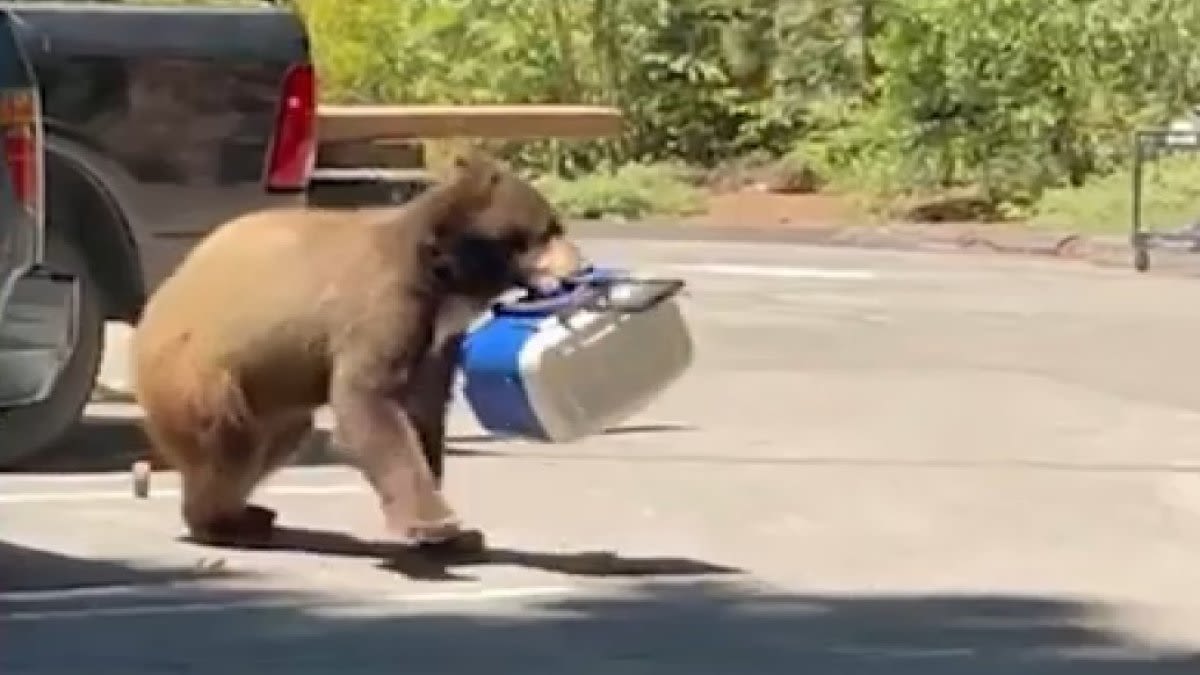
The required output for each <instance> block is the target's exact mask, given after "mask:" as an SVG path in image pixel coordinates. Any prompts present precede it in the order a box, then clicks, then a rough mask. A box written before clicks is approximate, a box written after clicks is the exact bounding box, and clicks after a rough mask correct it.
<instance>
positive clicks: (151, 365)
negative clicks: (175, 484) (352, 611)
mask: <svg viewBox="0 0 1200 675" xmlns="http://www.w3.org/2000/svg"><path fill="white" fill-rule="evenodd" d="M579 266H580V257H579V251H578V249H577V248H576V247H575V246H574V245H573V244H572V243H571V242H570V241H569V240H568V239H567V238H566V234H565V232H564V228H563V225H562V223H561V221H560V220H559V218H558V216H557V214H556V212H555V210H554V209H553V208H552V207H551V205H550V204H549V203H548V202H547V201H546V199H545V198H544V197H543V196H542V195H541V194H540V193H539V192H538V191H537V190H536V189H535V188H534V187H533V186H532V185H530V184H529V183H527V182H526V181H524V180H522V179H521V178H519V177H518V176H517V175H516V174H515V173H513V172H511V171H510V170H508V169H505V168H503V167H502V166H500V165H499V164H498V163H497V162H494V161H492V160H490V159H488V158H485V157H483V156H481V155H478V154H469V155H466V156H464V157H461V158H459V159H458V160H457V161H456V162H455V166H454V169H453V171H452V173H451V175H450V176H449V177H448V178H446V179H445V180H443V181H440V182H438V183H436V184H434V185H432V186H430V187H429V188H428V189H427V190H426V191H425V192H423V193H422V194H420V195H419V196H417V197H416V198H415V199H414V200H412V201H410V202H408V203H406V204H404V205H401V206H398V207H388V208H370V209H363V210H358V211H345V210H320V209H305V208H295V209H281V210H269V211H263V212H257V213H253V214H250V215H246V216H242V217H239V218H236V219H234V220H232V221H231V222H228V223H226V224H224V225H222V226H221V227H219V228H218V229H216V230H215V231H214V232H213V233H211V234H210V235H209V236H208V237H207V238H206V239H204V240H203V241H201V242H200V243H199V244H197V245H196V247H195V248H193V249H192V251H191V252H190V253H189V254H188V256H187V257H186V258H185V259H184V261H183V262H182V263H181V264H180V265H179V267H178V268H177V269H176V270H175V271H174V273H173V274H172V275H171V276H170V277H169V278H167V279H166V280H165V281H164V282H163V284H162V285H161V286H160V287H159V288H158V289H157V290H156V291H155V293H154V294H153V296H152V297H151V298H150V300H149V302H148V304H147V306H146V308H145V311H144V313H143V314H142V316H141V319H140V321H139V323H138V325H137V326H136V330H135V334H134V338H133V356H134V357H133V368H134V374H133V375H134V377H133V379H134V383H135V392H136V398H137V402H138V403H139V404H140V405H141V407H142V409H143V411H144V414H145V421H144V426H145V429H146V432H147V435H148V437H149V438H150V440H151V444H152V446H153V448H154V450H155V452H156V454H158V455H159V456H160V457H161V458H162V459H164V460H165V461H166V462H167V463H168V464H169V465H171V466H173V467H174V468H176V469H177V470H178V471H179V473H180V475H181V479H182V484H183V485H182V487H183V504H182V512H183V518H184V521H185V522H186V524H187V526H188V528H189V530H190V533H191V535H192V537H193V538H194V539H196V540H199V541H205V542H213V543H217V542H246V541H247V540H250V541H254V540H261V539H264V538H267V537H269V536H270V533H271V531H272V528H273V525H274V520H275V513H274V511H272V510H270V509H267V508H265V507H261V506H256V505H253V504H249V503H248V499H249V497H250V494H251V492H252V490H253V489H254V488H255V486H256V485H258V484H259V483H260V482H261V481H262V480H263V479H264V478H265V477H266V476H267V475H268V474H270V473H271V472H272V471H273V470H275V469H277V468H279V467H280V466H282V465H284V464H285V463H287V461H288V460H289V458H290V457H291V456H292V455H293V453H294V452H295V450H296V448H297V446H298V444H300V442H301V441H303V440H304V439H305V438H306V437H307V436H308V435H309V434H310V433H311V431H312V427H313V421H312V418H313V413H314V411H315V409H316V408H318V407H320V406H323V405H326V404H328V405H329V406H330V407H331V409H332V411H333V413H334V417H335V420H336V427H337V431H336V437H337V441H338V442H337V443H336V445H337V446H339V449H340V450H341V451H342V452H344V453H345V455H346V457H347V458H348V461H349V462H350V463H351V464H353V465H354V466H356V467H357V468H358V469H359V470H361V471H362V473H363V474H364V476H365V478H366V479H367V481H368V482H369V483H370V485H371V487H372V488H373V489H374V490H375V492H376V493H377V495H378V497H379V499H380V502H381V509H382V512H383V515H384V518H385V522H386V524H387V526H388V528H389V531H391V532H393V533H394V534H396V535H397V536H398V537H400V538H403V539H406V540H409V541H415V542H418V543H428V542H447V541H454V540H456V539H458V538H462V537H467V538H470V537H474V538H476V539H478V541H479V545H482V539H481V535H479V534H478V533H477V532H469V531H466V530H463V529H462V528H461V525H460V522H459V519H458V517H457V516H456V514H455V512H454V510H453V509H452V508H451V506H450V505H449V503H448V502H447V500H446V498H445V497H444V496H443V495H442V493H441V490H440V478H441V473H442V454H443V451H444V448H443V442H444V438H443V437H444V424H445V414H446V408H447V406H448V402H449V399H450V397H451V382H452V377H453V373H454V368H455V362H456V360H457V357H458V349H459V346H460V343H461V338H462V335H463V333H464V332H465V331H466V329H467V327H468V323H469V322H470V321H471V320H472V319H473V318H474V317H475V316H477V315H478V314H480V313H481V312H483V311H484V310H486V308H487V306H488V304H489V303H490V302H491V301H492V300H493V299H494V298H495V297H497V296H498V295H500V294H502V293H503V292H505V291H506V290H507V289H510V288H512V287H514V286H516V285H530V284H538V285H544V283H545V282H546V281H547V280H548V279H550V280H552V279H555V278H561V277H563V276H566V275H568V274H570V273H571V272H573V271H575V270H576V269H577V268H578V267H579Z"/></svg>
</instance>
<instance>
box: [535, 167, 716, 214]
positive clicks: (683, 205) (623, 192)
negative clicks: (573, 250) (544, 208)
mask: <svg viewBox="0 0 1200 675" xmlns="http://www.w3.org/2000/svg"><path fill="white" fill-rule="evenodd" d="M537 185H538V188H539V189H541V190H542V191H543V192H544V193H545V194H546V197H547V199H549V200H550V202H551V203H552V204H554V205H555V207H557V208H558V209H560V210H561V211H562V213H563V214H564V215H566V216H568V217H571V218H612V217H617V218H624V219H637V218H644V217H646V216H649V215H675V216H680V215H689V214H693V213H699V212H701V211H703V209H704V195H703V193H702V192H701V191H700V190H698V189H697V188H695V187H694V186H692V185H689V184H688V182H687V181H686V179H685V177H683V176H681V175H680V174H679V173H678V169H677V168H676V167H672V166H666V165H646V164H627V165H625V166H622V167H621V168H620V169H618V170H617V171H615V172H612V173H609V172H598V173H590V174H586V175H583V176H580V177H578V178H563V177H560V176H546V177H543V178H541V179H539V180H538V181H537Z"/></svg>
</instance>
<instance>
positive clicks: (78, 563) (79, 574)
mask: <svg viewBox="0 0 1200 675" xmlns="http://www.w3.org/2000/svg"><path fill="white" fill-rule="evenodd" d="M216 576H222V577H225V576H230V574H229V573H226V572H221V571H216V570H212V569H206V568H201V567H180V568H154V569H147V568H139V567H132V566H130V565H128V564H126V563H124V562H123V561H108V560H86V559H82V558H72V557H70V556H64V555H60V554H57V553H50V552H49V551H43V550H40V549H34V548H27V547H25V546H19V545H17V544H13V543H10V542H6V541H0V592H3V593H11V592H14V591H53V590H63V589H73V588H84V587H92V586H121V585H126V584H150V583H173V582H179V581H189V580H194V579H200V578H206V579H211V578H213V577H216ZM3 606H4V603H3V602H2V601H0V607H3ZM0 632H2V631H0ZM0 672H3V671H0Z"/></svg>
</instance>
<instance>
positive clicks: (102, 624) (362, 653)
mask: <svg viewBox="0 0 1200 675" xmlns="http://www.w3.org/2000/svg"><path fill="white" fill-rule="evenodd" d="M386 595H387V591H386V590H381V598H380V600H379V602H378V603H373V604H371V605H369V606H368V605H366V604H365V603H364V602H361V601H360V602H358V603H353V602H351V601H350V600H343V601H342V602H341V603H337V604H335V603H333V602H332V601H330V600H329V599H325V600H322V599H320V598H319V597H318V596H303V597H293V598H290V599H285V600H283V601H276V600H273V599H272V598H270V597H269V596H268V595H265V594H258V593H255V594H253V595H251V594H246V595H243V596H240V597H239V596H236V595H231V594H229V593H219V592H214V594H213V595H212V596H209V597H208V598H206V599H201V600H197V599H196V598H195V597H189V598H188V603H189V604H187V605H184V604H181V605H180V606H179V609H178V611H168V610H161V609H159V608H156V607H149V608H148V607H147V605H146V604H145V603H144V602H143V604H141V605H129V604H128V603H130V602H135V601H133V600H124V601H112V602H110V604H109V605H106V606H107V607H109V611H106V612H97V613H96V614H94V615H92V616H82V615H74V616H71V615H66V616H61V617H59V616H56V615H55V612H56V611H59V610H55V609H54V608H53V607H50V608H46V609H45V610H44V611H43V612H42V613H40V614H38V613H30V612H28V611H27V610H26V611H24V612H18V611H14V609H13V607H12V604H11V603H9V604H7V605H5V606H4V608H3V619H2V620H0V630H3V633H4V638H5V648H4V649H3V650H2V651H0V672H4V673H5V674H6V675H18V674H24V673H38V674H39V675H51V674H59V673H62V674H64V675H65V674H68V673H69V674H71V675H75V674H76V673H81V672H87V673H100V674H108V673H113V674H117V673H120V674H121V675H138V674H142V673H164V672H220V671H222V670H228V671H229V672H237V673H243V672H244V673H256V674H262V673H332V672H338V673H343V672H344V673H381V674H382V673H389V674H390V673H397V672H407V673H481V672H488V673H520V674H522V675H528V674H537V673H547V674H549V675H563V674H565V673H569V674H571V675H589V674H592V673H615V674H620V675H630V674H641V673H655V674H657V675H704V674H708V673H712V674H714V675H717V674H719V675H738V674H742V673H744V674H746V675H766V674H775V673H778V674H780V675H796V674H797V673H813V674H819V675H884V674H897V673H898V674H902V675H938V674H946V675H949V674H958V673H961V674H962V675H1017V674H1021V675H1026V674H1031V675H1041V674H1047V675H1050V674H1053V675H1174V674H1179V675H1183V674H1185V673H1187V674H1193V673H1196V672H1200V657H1198V656H1197V654H1196V653H1195V652H1193V651H1186V652H1185V651H1172V650H1169V649H1167V648H1156V647H1152V646H1150V645H1147V644H1144V643H1142V642H1140V641H1139V640H1138V639H1136V637H1134V636H1132V635H1129V634H1124V633H1122V632H1119V631H1118V630H1116V629H1115V628H1112V627H1110V626H1111V624H1110V625H1106V624H1107V622H1108V617H1110V616H1111V615H1112V613H1113V611H1114V608H1112V607H1108V606H1103V605H1098V604H1088V603H1082V602H1076V601H1072V600H1069V599H1061V598H1049V597H1022V596H1003V595H987V594H980V595H937V596H921V595H887V594H880V595H870V594H868V595H854V594H844V595H790V594H781V593H767V592H763V591H761V590H756V589H754V588H750V587H748V586H746V585H742V584H738V583H721V582H696V581H687V582H666V581H661V580H654V581H646V582H644V583H633V584H624V585H621V586H620V587H619V588H615V587H611V586H605V587H604V589H603V590H600V589H595V590H593V591H592V592H589V593H587V594H583V593H580V594H578V595H573V596H566V597H562V596H556V597H554V598H547V597H542V598H540V599H526V600H524V601H522V600H514V599H509V600H490V601H481V600H479V599H475V600H470V599H469V598H468V599H465V600H463V601H462V603H458V604H456V603H455V602H454V601H445V600H439V601H421V600H419V599H413V597H412V596H406V597H405V598H404V599H403V600H402V601H401V600H394V601H391V602H388V601H387V600H386V598H385V597H384V596H386ZM264 598H265V599H264ZM121 602H124V603H127V604H125V605H122V604H120V603H121ZM221 603H224V604H221ZM159 607H161V606H159ZM214 607H219V611H209V610H212V609H214ZM68 635H69V636H70V637H69V643H70V646H69V648H64V647H63V640H64V639H68V638H67V636H68Z"/></svg>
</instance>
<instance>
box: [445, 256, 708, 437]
mask: <svg viewBox="0 0 1200 675" xmlns="http://www.w3.org/2000/svg"><path fill="white" fill-rule="evenodd" d="M682 288H683V282H682V281H679V280H658V279H635V278H631V277H629V276H626V275H624V274H623V273H622V272H621V271H619V270H613V269H597V268H592V269H590V270H588V271H587V272H586V273H584V274H581V275H579V276H577V277H575V278H574V279H572V280H571V281H569V282H568V283H566V284H565V285H564V286H563V288H561V289H560V290H558V291H556V292H554V293H552V294H547V295H538V294H534V293H533V292H529V293H527V294H526V295H525V296H524V297H521V298H518V299H514V300H508V301H502V302H499V303H497V304H496V305H495V306H494V307H493V308H492V310H491V315H490V316H489V317H488V318H486V319H485V320H483V321H482V322H481V323H479V324H477V327H476V328H475V329H474V330H472V331H471V332H470V333H469V334H468V335H467V337H466V339H465V340H464V342H463V354H462V361H461V370H462V374H463V394H464V397H465V398H466V400H467V403H468V405H469V406H470V407H471V410H472V412H473V413H474V414H475V418H476V419H477V420H478V421H479V423H480V425H481V426H483V427H484V428H485V429H487V430H488V431H489V432H492V433H495V434H498V435H509V436H520V437H525V438H531V439H537V440H542V441H548V442H556V443H561V442H567V441H571V440H575V439H578V438H581V437H583V436H587V435H590V434H594V433H598V432H601V431H604V430H605V429H608V428H611V427H612V426H614V425H616V424H619V423H621V422H622V421H624V420H625V419H627V418H629V417H631V416H632V415H635V414H637V413H638V412H641V411H642V410H643V409H644V408H645V407H646V405H647V404H649V403H650V402H651V401H652V400H654V399H655V398H656V397H657V396H658V395H659V394H661V393H662V392H663V391H664V390H665V389H666V388H667V387H668V386H669V385H670V384H672V383H673V382H674V381H675V380H677V379H678V378H679V377H680V376H681V375H682V374H683V373H684V371H686V370H687V368H688V367H689V366H690V365H691V362H692V353H693V345H692V339H691V336H690V334H689V332H688V329H687V325H686V323H685V322H684V318H683V315H682V312H681V311H680V308H679V306H678V303H677V302H676V300H675V296H676V295H677V294H678V293H679V291H680V290H682Z"/></svg>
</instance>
